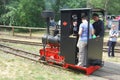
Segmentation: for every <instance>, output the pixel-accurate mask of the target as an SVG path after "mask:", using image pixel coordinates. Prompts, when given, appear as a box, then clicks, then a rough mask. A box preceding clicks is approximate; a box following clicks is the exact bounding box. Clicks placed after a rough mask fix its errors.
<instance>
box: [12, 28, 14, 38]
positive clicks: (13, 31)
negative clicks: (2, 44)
mask: <svg viewBox="0 0 120 80" xmlns="http://www.w3.org/2000/svg"><path fill="white" fill-rule="evenodd" d="M12 35H13V36H14V27H13V26H12Z"/></svg>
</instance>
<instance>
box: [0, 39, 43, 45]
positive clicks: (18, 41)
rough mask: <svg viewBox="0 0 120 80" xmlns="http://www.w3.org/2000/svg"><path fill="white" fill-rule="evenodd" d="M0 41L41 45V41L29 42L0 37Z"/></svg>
mask: <svg viewBox="0 0 120 80" xmlns="http://www.w3.org/2000/svg"><path fill="white" fill-rule="evenodd" d="M0 41H2V42H10V43H19V44H26V45H35V46H42V43H40V42H30V41H21V40H12V39H2V38H0Z"/></svg>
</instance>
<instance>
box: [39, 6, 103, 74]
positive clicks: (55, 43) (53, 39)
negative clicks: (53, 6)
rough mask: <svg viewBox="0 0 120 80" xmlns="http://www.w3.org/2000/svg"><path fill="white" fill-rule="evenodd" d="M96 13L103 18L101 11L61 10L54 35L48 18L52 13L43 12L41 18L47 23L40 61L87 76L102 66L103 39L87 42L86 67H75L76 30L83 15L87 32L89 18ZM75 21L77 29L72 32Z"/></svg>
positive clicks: (89, 9) (88, 9)
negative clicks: (85, 18)
mask: <svg viewBox="0 0 120 80" xmlns="http://www.w3.org/2000/svg"><path fill="white" fill-rule="evenodd" d="M94 12H97V13H99V14H101V15H102V16H103V17H104V15H105V11H104V10H103V9H91V8H77V9H61V10H60V14H61V26H60V27H59V28H55V30H53V32H54V35H53V34H50V26H49V24H50V18H51V17H54V13H53V12H52V11H47V10H46V11H43V12H42V16H43V17H44V18H45V19H46V22H47V33H46V34H45V35H44V36H43V37H42V43H43V48H42V49H40V59H41V60H44V61H47V62H48V63H53V64H59V65H61V66H62V67H64V68H74V69H77V70H83V71H85V72H86V74H87V75H90V74H92V73H93V72H94V71H95V70H97V69H99V68H101V67H102V66H103V61H102V48H103V37H97V38H95V39H89V38H88V40H87V42H88V45H87V55H86V56H85V57H86V63H85V64H86V66H85V67H83V66H76V64H77V63H78V60H77V53H78V49H77V41H78V34H77V31H78V28H79V24H80V23H81V16H82V15H83V14H84V15H86V16H87V17H88V32H89V24H90V16H91V14H92V13H94ZM74 21H77V23H78V25H77V26H78V28H76V32H74V27H73V22H74Z"/></svg>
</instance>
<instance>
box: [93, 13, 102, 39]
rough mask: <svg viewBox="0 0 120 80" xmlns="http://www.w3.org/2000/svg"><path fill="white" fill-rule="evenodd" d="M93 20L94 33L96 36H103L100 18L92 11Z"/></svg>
mask: <svg viewBox="0 0 120 80" xmlns="http://www.w3.org/2000/svg"><path fill="white" fill-rule="evenodd" d="M92 17H93V20H94V21H95V22H94V23H93V27H94V29H95V35H96V36H97V37H103V36H104V23H103V21H102V20H100V19H99V15H98V14H96V13H94V14H93V15H92Z"/></svg>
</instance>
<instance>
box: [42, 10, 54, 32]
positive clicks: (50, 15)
mask: <svg viewBox="0 0 120 80" xmlns="http://www.w3.org/2000/svg"><path fill="white" fill-rule="evenodd" d="M41 15H42V17H43V18H45V19H46V22H47V34H50V30H49V25H50V18H53V17H54V13H53V11H49V10H44V11H43V12H42V14H41Z"/></svg>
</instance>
